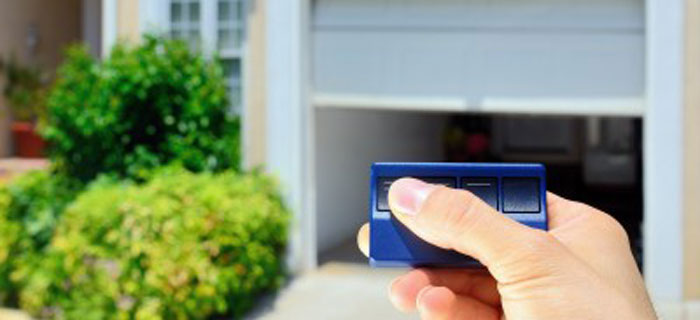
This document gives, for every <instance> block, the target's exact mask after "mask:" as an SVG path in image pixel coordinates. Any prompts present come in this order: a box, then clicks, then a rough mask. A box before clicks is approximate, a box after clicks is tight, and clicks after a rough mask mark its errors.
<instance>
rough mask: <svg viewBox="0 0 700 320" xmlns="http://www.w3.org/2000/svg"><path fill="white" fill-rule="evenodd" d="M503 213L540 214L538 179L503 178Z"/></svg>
mask: <svg viewBox="0 0 700 320" xmlns="http://www.w3.org/2000/svg"><path fill="white" fill-rule="evenodd" d="M503 212H504V213H538V212H540V179H539V178H503Z"/></svg>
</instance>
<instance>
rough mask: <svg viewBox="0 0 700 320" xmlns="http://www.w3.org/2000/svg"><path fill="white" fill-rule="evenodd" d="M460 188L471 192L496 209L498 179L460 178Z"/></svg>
mask: <svg viewBox="0 0 700 320" xmlns="http://www.w3.org/2000/svg"><path fill="white" fill-rule="evenodd" d="M462 189H465V190H467V191H469V192H471V193H473V194H474V195H475V196H477V197H479V198H480V199H481V200H483V201H484V202H486V203H488V204H489V205H490V206H491V207H493V208H494V209H496V210H498V180H497V179H496V178H488V177H478V178H477V177H474V178H462Z"/></svg>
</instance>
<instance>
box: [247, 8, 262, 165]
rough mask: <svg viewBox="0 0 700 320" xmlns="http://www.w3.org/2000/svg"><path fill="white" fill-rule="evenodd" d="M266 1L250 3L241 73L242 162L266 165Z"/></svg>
mask: <svg viewBox="0 0 700 320" xmlns="http://www.w3.org/2000/svg"><path fill="white" fill-rule="evenodd" d="M265 10H266V1H265V0H252V1H250V7H249V11H248V25H247V27H248V38H247V39H248V43H247V52H246V58H245V68H244V70H243V72H244V75H243V76H244V78H245V79H244V88H243V90H244V97H245V99H244V104H245V106H244V107H243V110H244V111H243V116H244V119H245V120H244V123H243V162H244V165H245V166H246V167H248V168H252V167H258V166H262V165H264V164H265V139H266V136H265V134H266V122H265V117H266V112H265V87H266V84H265V81H266V80H265V68H266V67H267V65H266V63H265V50H266V46H265V41H266V40H265V30H266V29H265Z"/></svg>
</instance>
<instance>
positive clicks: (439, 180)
mask: <svg viewBox="0 0 700 320" xmlns="http://www.w3.org/2000/svg"><path fill="white" fill-rule="evenodd" d="M416 179H420V180H422V181H424V182H427V183H432V184H437V185H442V186H445V187H448V188H457V179H455V178H447V177H416Z"/></svg>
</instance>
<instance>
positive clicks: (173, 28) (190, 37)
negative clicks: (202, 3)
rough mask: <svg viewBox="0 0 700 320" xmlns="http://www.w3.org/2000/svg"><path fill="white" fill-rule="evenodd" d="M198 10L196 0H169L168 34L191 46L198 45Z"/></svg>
mask: <svg viewBox="0 0 700 320" xmlns="http://www.w3.org/2000/svg"><path fill="white" fill-rule="evenodd" d="M199 21H200V10H199V1H198V0H190V1H187V0H172V1H171V2H170V36H171V37H173V38H177V39H182V40H184V41H185V42H187V43H189V44H190V46H191V47H193V48H196V47H197V46H199V40H200V35H199V33H200V26H199Z"/></svg>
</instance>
